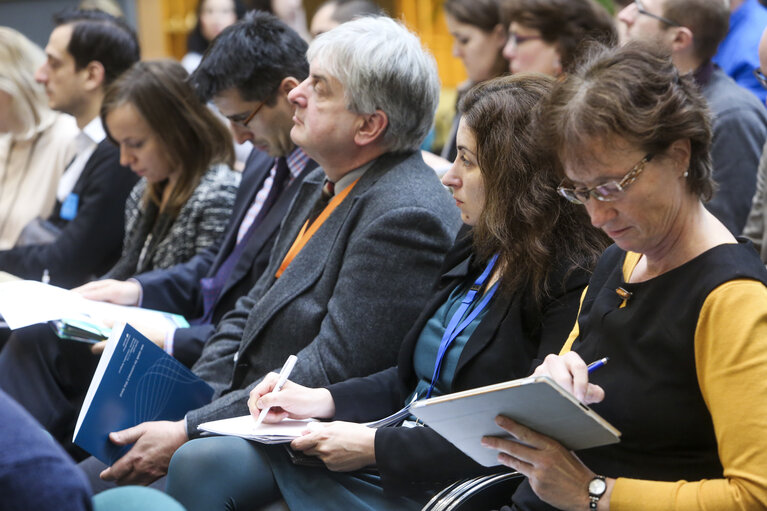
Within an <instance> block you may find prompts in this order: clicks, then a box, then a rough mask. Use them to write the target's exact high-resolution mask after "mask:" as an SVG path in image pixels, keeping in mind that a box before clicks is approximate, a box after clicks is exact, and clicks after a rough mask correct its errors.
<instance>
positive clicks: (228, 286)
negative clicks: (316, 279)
mask: <svg viewBox="0 0 767 511" xmlns="http://www.w3.org/2000/svg"><path fill="white" fill-rule="evenodd" d="M270 27H271V25H270V24H266V23H265V24H262V25H261V26H256V25H254V24H252V23H251V24H246V23H241V24H238V25H237V26H235V27H232V28H231V29H230V30H228V31H227V32H226V33H224V34H222V35H221V37H219V38H217V39H216V42H215V43H214V44H213V46H211V48H210V50H209V52H208V53H207V54H206V56H205V58H204V59H203V61H202V63H201V64H200V67H199V68H198V70H197V73H196V74H195V75H194V77H193V80H194V83H195V84H196V86H197V88H198V90H199V91H200V93H201V94H202V95H203V97H204V98H205V99H206V100H207V99H209V98H211V97H212V98H213V101H214V102H216V103H217V104H219V106H220V109H221V111H222V113H223V114H224V115H225V116H227V117H228V118H229V120H230V122H231V127H232V131H233V132H234V134H235V137H236V138H237V140H238V141H239V142H243V141H245V140H250V141H252V142H254V143H255V144H256V145H257V146H258V147H260V148H261V149H254V150H253V152H252V154H251V155H250V157H249V158H248V161H247V163H246V167H245V169H244V170H243V176H242V181H241V184H240V188H239V190H238V194H237V198H236V201H235V206H234V209H233V215H232V218H231V220H230V222H229V225H228V227H227V230H226V232H225V233H224V237H223V241H222V243H221V244H220V246H218V247H211V248H209V249H208V250H206V251H204V252H201V253H200V254H198V255H196V256H195V257H193V258H192V259H190V260H189V261H187V262H186V263H183V264H179V265H176V266H174V267H172V268H169V269H166V270H156V271H152V272H148V273H145V274H142V275H137V276H136V277H135V278H134V279H130V280H128V281H116V280H101V281H96V282H93V283H91V284H88V285H86V286H83V287H81V288H79V289H80V291H81V292H82V293H83V294H84V295H85V296H86V297H88V298H91V299H96V300H104V301H110V302H114V303H120V304H124V305H142V306H144V307H148V308H152V309H159V310H164V311H169V312H174V313H178V314H181V315H183V316H185V317H187V318H189V319H190V321H191V323H192V325H191V326H190V327H188V328H179V329H177V330H175V331H167V330H160V329H158V328H157V327H154V326H153V325H141V324H134V326H135V327H136V328H138V329H139V330H140V331H141V332H142V333H144V334H145V335H147V336H149V337H150V338H152V339H153V340H154V341H155V342H156V343H157V344H159V345H160V346H163V347H164V348H165V350H166V351H167V352H169V353H170V354H172V355H173V356H175V357H176V358H178V359H179V360H180V361H181V362H183V363H184V364H186V365H188V366H190V367H191V366H192V364H194V362H195V361H196V360H197V358H198V357H199V356H200V353H201V352H202V347H203V344H204V343H205V341H206V340H207V339H208V338H209V337H210V336H211V335H212V334H213V331H214V330H215V325H216V324H217V323H218V322H219V320H220V319H221V317H222V316H223V315H224V314H225V313H226V312H227V311H229V310H231V309H233V308H234V304H235V302H236V301H237V299H238V298H240V297H241V296H243V295H245V294H247V292H248V291H249V290H250V289H251V288H252V287H253V285H254V284H255V282H256V280H257V279H258V278H259V277H260V276H261V274H262V273H263V271H264V269H265V268H266V265H267V263H268V261H269V254H270V252H271V249H272V246H273V244H274V240H275V238H276V236H277V232H278V231H279V226H280V223H281V222H282V219H283V218H284V216H285V213H286V212H287V210H288V207H289V205H290V203H291V202H292V200H293V198H294V197H295V195H296V192H297V191H298V189H299V187H300V185H301V182H302V181H303V179H304V177H306V176H307V175H308V174H309V173H310V172H311V171H312V170H314V169H315V168H316V167H317V164H316V163H315V162H314V161H312V160H311V159H310V158H309V157H308V156H307V155H306V154H305V153H304V152H303V151H302V150H301V149H300V148H298V147H297V146H296V145H295V144H294V143H293V142H292V141H291V139H290V128H291V127H292V121H291V119H292V116H293V106H292V104H291V103H290V101H289V100H288V93H289V92H290V90H292V89H293V87H295V86H296V85H298V83H299V82H301V81H303V80H304V79H305V78H306V77H307V75H308V74H309V64H308V62H307V61H306V47H307V45H306V43H305V42H304V41H303V39H301V38H300V36H299V35H298V34H296V33H295V32H293V31H292V30H284V29H283V27H282V26H279V28H280V32H279V36H275V34H274V33H273V32H270V31H269V28H270ZM248 52H259V55H258V58H249V59H247V60H244V61H243V60H242V58H241V56H242V55H243V54H246V53H248ZM232 98H237V99H236V100H233V99H232ZM255 109H257V112H256V115H254V116H251V115H250V114H251V113H252V112H253V111H254V110H255ZM39 328H40V327H33V328H30V329H26V330H27V332H24V333H22V334H20V335H14V336H13V337H12V338H11V340H10V341H9V342H8V346H7V347H6V349H4V350H3V351H2V352H0V388H2V389H3V390H5V391H6V392H7V393H9V394H10V395H11V396H12V397H13V398H15V399H16V400H17V401H18V402H19V403H21V404H22V405H23V406H24V407H25V408H26V409H27V410H28V411H29V412H30V413H32V415H33V416H34V417H35V418H36V419H37V420H38V421H40V422H41V423H42V424H43V426H45V427H46V428H47V429H48V431H50V432H51V434H52V435H53V436H54V437H56V439H57V440H59V441H60V442H62V443H63V444H64V445H66V446H67V447H68V448H69V449H70V451H71V452H72V453H73V454H74V455H75V456H77V455H78V454H79V450H78V449H76V448H74V447H72V446H71V444H70V441H71V437H72V432H73V430H74V425H75V422H76V419H77V414H78V411H79V409H80V406H81V405H82V402H83V399H84V398H85V393H86V391H87V389H88V385H89V384H90V380H91V377H92V375H93V372H94V371H95V369H96V365H97V364H98V357H96V356H94V355H91V354H90V353H88V351H87V349H86V348H85V347H84V346H82V345H80V344H79V343H67V342H64V343H62V341H61V340H59V339H58V338H57V337H55V336H53V335H51V334H50V332H45V333H47V334H48V335H39V334H40V332H39ZM42 329H48V327H47V326H44V327H42ZM32 332H35V333H36V334H38V335H33V334H32ZM101 348H103V344H102V346H101Z"/></svg>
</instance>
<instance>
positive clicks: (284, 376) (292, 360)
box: [254, 355, 298, 428]
mask: <svg viewBox="0 0 767 511" xmlns="http://www.w3.org/2000/svg"><path fill="white" fill-rule="evenodd" d="M296 360H298V359H297V358H296V356H295V355H290V356H289V357H288V359H287V360H286V361H285V365H283V366H282V370H280V375H279V376H278V377H277V383H275V384H274V387H273V388H272V390H271V392H274V393H276V392H279V391H280V390H281V389H282V386H283V385H285V382H286V381H288V378H289V377H290V373H291V372H292V371H293V366H295V365H296ZM270 408H271V406H265V407H264V408H263V409H262V410H261V413H259V414H258V418H257V419H256V425H255V426H254V428H257V427H259V426H260V425H261V423H262V422H264V418H265V417H266V414H268V413H269V409H270Z"/></svg>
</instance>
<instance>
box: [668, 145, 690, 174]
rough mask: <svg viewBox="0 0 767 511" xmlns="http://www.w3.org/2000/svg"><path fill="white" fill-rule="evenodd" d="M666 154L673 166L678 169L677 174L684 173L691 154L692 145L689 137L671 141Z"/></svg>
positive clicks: (688, 164) (688, 165) (688, 166)
mask: <svg viewBox="0 0 767 511" xmlns="http://www.w3.org/2000/svg"><path fill="white" fill-rule="evenodd" d="M666 154H668V156H669V157H670V158H672V160H673V161H674V168H676V169H678V171H679V174H680V175H681V174H682V173H684V172H685V171H686V170H687V169H688V168H690V155H691V154H692V145H691V144H690V139H689V138H680V139H679V140H675V141H673V142H672V143H671V145H670V146H669V148H668V150H667V151H666Z"/></svg>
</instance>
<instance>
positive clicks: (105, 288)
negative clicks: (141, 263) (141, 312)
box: [72, 279, 141, 305]
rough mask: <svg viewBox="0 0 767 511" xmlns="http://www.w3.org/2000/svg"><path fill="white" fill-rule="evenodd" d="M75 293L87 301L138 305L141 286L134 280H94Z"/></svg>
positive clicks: (75, 289) (77, 289)
mask: <svg viewBox="0 0 767 511" xmlns="http://www.w3.org/2000/svg"><path fill="white" fill-rule="evenodd" d="M72 291H76V292H78V293H80V294H81V295H83V296H84V297H85V298H87V299H89V300H96V301H97V302H109V303H116V304H117V305H138V299H139V296H141V285H140V284H139V283H138V282H136V281H135V280H124V281H123V280H113V279H105V280H94V281H93V282H88V283H87V284H83V285H82V286H80V287H76V288H74V289H73V290H72Z"/></svg>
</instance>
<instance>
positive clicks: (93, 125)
mask: <svg viewBox="0 0 767 511" xmlns="http://www.w3.org/2000/svg"><path fill="white" fill-rule="evenodd" d="M81 133H83V134H84V135H85V136H86V137H88V138H89V139H90V141H91V142H93V143H94V144H97V145H98V144H100V143H101V141H102V140H104V139H105V138H106V137H107V134H106V131H104V125H103V124H101V117H99V116H98V115H97V116H96V117H94V118H93V119H92V120H91V122H89V123H88V124H86V125H85V127H84V128H83V130H82V132H81Z"/></svg>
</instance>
